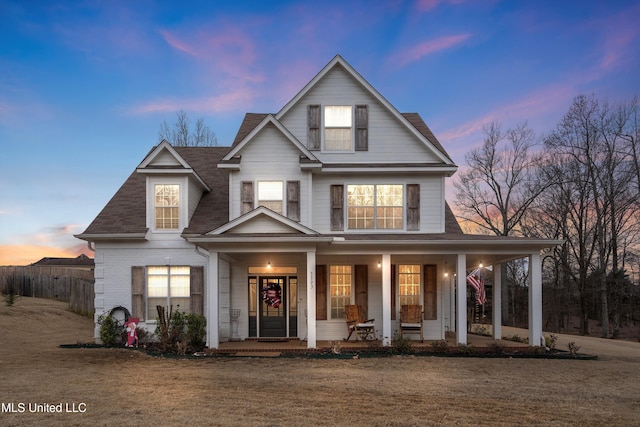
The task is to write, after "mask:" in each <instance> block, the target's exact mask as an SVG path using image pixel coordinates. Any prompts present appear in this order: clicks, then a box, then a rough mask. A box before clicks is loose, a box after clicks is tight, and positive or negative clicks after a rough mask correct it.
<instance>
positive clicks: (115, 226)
mask: <svg viewBox="0 0 640 427" xmlns="http://www.w3.org/2000/svg"><path fill="white" fill-rule="evenodd" d="M403 115H404V117H405V118H406V119H407V120H408V121H409V122H410V123H411V124H412V125H413V126H414V127H415V128H416V129H417V130H418V131H419V132H420V133H421V134H422V135H424V136H425V137H426V138H427V139H429V141H431V142H432V143H433V144H434V145H435V146H436V148H437V149H439V150H441V151H442V153H443V154H444V155H446V156H447V157H449V155H448V154H447V152H446V151H445V150H444V148H443V147H442V145H440V142H438V140H437V139H436V137H435V136H434V135H433V133H432V132H431V130H430V129H429V128H428V127H427V125H426V124H425V123H424V121H423V120H422V119H421V118H420V116H419V115H418V114H416V113H406V114H403ZM266 116H267V114H264V113H247V114H246V115H245V117H244V120H243V121H242V124H241V125H240V128H239V130H238V133H237V134H236V137H235V139H234V142H233V145H234V146H235V145H237V144H238V143H239V142H240V141H242V140H243V139H244V138H245V137H246V136H247V135H248V134H249V133H250V132H251V131H252V130H253V129H254V128H255V127H256V126H257V125H258V124H260V122H262V120H264V118H265V117H266ZM174 148H175V150H176V151H177V152H178V154H180V155H181V156H182V157H183V158H184V159H185V160H186V161H187V163H189V164H190V165H191V167H192V168H193V169H194V171H195V172H196V173H197V174H198V175H199V176H200V177H201V178H202V180H203V181H204V182H205V183H206V184H207V185H208V186H209V188H211V192H208V193H205V194H203V196H202V198H201V199H200V203H199V204H198V206H197V208H196V210H195V212H194V214H193V216H192V218H191V221H190V224H189V227H187V228H186V229H185V230H184V231H183V232H184V234H190V235H197V234H205V233H208V232H209V231H211V230H214V229H216V228H218V227H220V226H222V225H224V224H226V223H227V222H228V220H229V177H228V172H227V171H226V170H224V169H220V168H218V167H216V165H217V164H218V162H219V161H220V160H221V159H222V158H223V157H224V156H225V155H226V154H227V153H228V152H229V151H230V150H231V149H232V148H233V146H232V147H174ZM146 232H147V227H146V177H145V175H144V174H141V173H137V172H136V171H134V172H133V173H132V174H131V175H130V176H129V178H127V180H126V181H125V182H124V184H123V185H122V187H120V189H119V190H118V191H117V192H116V194H115V195H114V196H113V197H112V198H111V200H110V201H109V202H108V203H107V205H106V206H105V207H104V209H102V211H101V212H100V213H99V214H98V216H97V217H96V218H95V219H94V220H93V222H92V223H91V224H89V226H88V227H87V229H86V230H85V231H84V232H83V233H82V234H81V235H79V237H82V236H83V235H114V234H116V235H126V234H145V233H146ZM445 232H446V233H451V234H454V235H461V234H463V232H462V229H461V228H460V225H459V224H458V222H457V220H456V219H455V216H454V215H453V213H452V211H451V209H450V208H449V205H446V206H445Z"/></svg>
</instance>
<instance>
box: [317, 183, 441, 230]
mask: <svg viewBox="0 0 640 427" xmlns="http://www.w3.org/2000/svg"><path fill="white" fill-rule="evenodd" d="M443 179H444V178H442V177H439V176H415V177H412V176H407V175H403V174H400V173H397V174H389V175H386V176H385V177H381V176H380V174H369V175H364V174H360V175H318V176H315V177H314V180H313V187H314V188H313V199H312V203H313V206H314V209H313V225H312V226H311V228H313V229H314V230H316V231H318V232H320V233H335V231H331V223H330V206H331V203H330V194H329V192H330V186H331V185H345V186H346V185H347V184H403V185H405V186H406V184H420V230H417V231H415V232H416V233H441V232H443V231H444V217H443V213H444V209H443V204H444V194H443V193H442V191H443V190H442V188H443V186H442V180H443ZM345 207H346V191H345ZM405 207H406V187H405ZM345 215H346V209H345ZM346 224H347V221H346V217H345V227H346ZM404 227H405V228H406V209H405V224H404ZM368 231H369V232H371V230H368ZM398 231H402V230H389V232H393V233H397V232H398ZM348 232H358V231H353V230H351V231H350V230H347V229H345V233H348ZM376 232H383V233H384V232H386V231H385V230H376Z"/></svg>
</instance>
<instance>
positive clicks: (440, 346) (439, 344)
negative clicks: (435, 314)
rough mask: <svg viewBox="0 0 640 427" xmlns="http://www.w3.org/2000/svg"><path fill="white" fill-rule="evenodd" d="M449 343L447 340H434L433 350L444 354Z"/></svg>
mask: <svg viewBox="0 0 640 427" xmlns="http://www.w3.org/2000/svg"><path fill="white" fill-rule="evenodd" d="M448 347H449V344H447V342H446V341H445V340H440V341H434V342H432V343H431V351H433V352H434V353H438V354H444V353H446V352H447V348H448Z"/></svg>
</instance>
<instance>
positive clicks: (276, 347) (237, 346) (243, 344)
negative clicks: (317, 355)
mask: <svg viewBox="0 0 640 427" xmlns="http://www.w3.org/2000/svg"><path fill="white" fill-rule="evenodd" d="M446 341H447V344H448V346H449V347H455V346H456V345H457V344H456V339H455V336H452V337H447V338H446ZM495 341H496V340H494V339H493V338H492V337H488V336H483V335H475V334H471V333H468V334H467V343H468V345H470V346H473V347H487V346H489V345H490V344H492V343H494V342H495ZM335 342H337V343H338V345H339V346H340V350H341V351H342V352H349V351H357V350H363V349H366V348H368V347H370V345H371V344H370V343H369V342H363V341H353V340H350V341H344V340H340V341H338V340H336V341H323V340H318V341H316V349H315V350H314V349H308V348H307V342H306V341H303V340H299V339H291V340H289V341H285V340H284V339H283V340H275V341H267V340H265V341H262V340H257V339H248V340H244V341H227V342H221V343H220V347H219V348H218V349H210V350H207V352H208V353H224V354H234V353H238V355H240V356H248V355H250V354H251V355H253V354H254V353H255V355H256V356H278V355H279V354H280V353H304V352H308V351H326V350H330V349H331V348H332V343H335ZM412 342H413V348H415V349H417V350H420V349H429V348H431V343H433V342H435V340H424V342H420V341H417V340H414V341H412ZM498 342H499V343H500V344H501V345H503V346H504V347H511V348H518V347H528V344H524V343H519V342H514V341H508V340H498Z"/></svg>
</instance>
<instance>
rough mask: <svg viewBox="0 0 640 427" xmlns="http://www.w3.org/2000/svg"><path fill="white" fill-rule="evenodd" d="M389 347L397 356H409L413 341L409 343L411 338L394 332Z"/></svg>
mask: <svg viewBox="0 0 640 427" xmlns="http://www.w3.org/2000/svg"><path fill="white" fill-rule="evenodd" d="M391 347H392V348H393V351H394V352H396V353H398V354H409V353H412V352H413V341H411V338H405V337H403V336H402V335H400V334H398V333H397V332H396V333H395V334H393V338H392V339H391Z"/></svg>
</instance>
